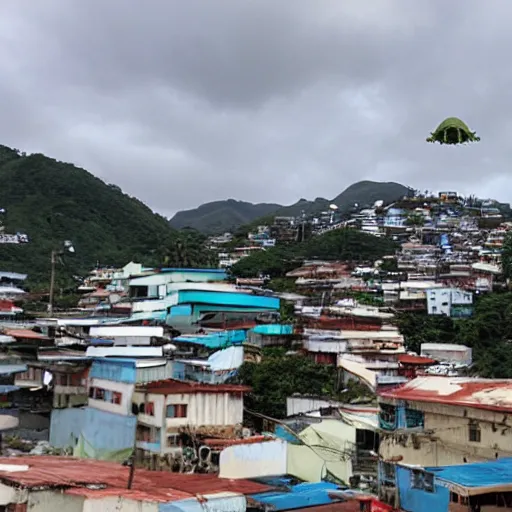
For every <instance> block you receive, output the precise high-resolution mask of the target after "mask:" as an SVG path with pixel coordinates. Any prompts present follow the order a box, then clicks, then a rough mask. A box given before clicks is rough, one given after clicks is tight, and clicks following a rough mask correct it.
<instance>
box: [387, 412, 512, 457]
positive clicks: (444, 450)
mask: <svg viewBox="0 0 512 512" xmlns="http://www.w3.org/2000/svg"><path fill="white" fill-rule="evenodd" d="M408 407H410V408H413V407H414V408H416V409H419V410H423V411H424V415H425V428H424V430H425V431H434V432H435V433H436V439H435V440H433V439H430V436H425V435H414V434H412V433H411V434H405V435H406V439H405V442H398V435H395V434H393V433H390V434H383V435H382V436H381V443H380V448H379V452H380V455H381V456H382V457H383V458H384V459H389V458H391V457H394V456H399V455H401V456H402V457H403V460H402V462H403V463H404V464H417V465H421V466H449V465H453V464H463V463H464V462H479V461H483V460H491V459H494V458H496V454H498V457H510V456H512V432H511V431H510V429H508V428H500V426H499V425H500V424H501V422H502V421H503V416H504V413H493V412H491V411H484V410H482V409H471V408H468V407H466V408H465V407H458V406H450V405H441V404H435V403H431V404H428V403H422V404H420V403H419V402H417V403H416V404H414V403H413V402H409V403H408ZM464 415H466V416H464ZM470 420H475V421H477V422H478V425H479V427H480V431H481V441H480V442H471V441H469V421H470ZM401 434H402V440H404V437H403V435H404V434H403V432H402V433H401ZM464 459H466V461H464Z"/></svg>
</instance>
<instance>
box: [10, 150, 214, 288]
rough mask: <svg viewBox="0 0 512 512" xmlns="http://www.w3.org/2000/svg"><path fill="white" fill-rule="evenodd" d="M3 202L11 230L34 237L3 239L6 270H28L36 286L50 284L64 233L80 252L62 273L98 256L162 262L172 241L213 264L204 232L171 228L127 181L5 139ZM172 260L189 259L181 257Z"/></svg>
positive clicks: (82, 268)
mask: <svg viewBox="0 0 512 512" xmlns="http://www.w3.org/2000/svg"><path fill="white" fill-rule="evenodd" d="M0 208H4V209H5V210H6V213H5V214H4V216H3V217H4V223H5V231H6V232H7V233H16V232H18V231H19V232H22V233H26V234H27V235H28V237H29V239H30V242H29V243H28V244H22V245H0V269H1V270H6V271H19V272H26V273H28V274H29V279H31V283H32V285H40V286H44V287H47V286H48V285H47V283H48V280H49V273H50V253H51V251H52V250H54V249H57V248H60V247H62V243H63V242H64V240H71V241H72V242H73V245H74V246H75V249H76V252H75V254H74V255H68V256H66V257H65V258H63V266H62V267H60V268H59V272H58V279H61V278H62V279H63V278H65V277H69V276H70V275H73V274H79V275H80V274H82V275H83V274H84V273H85V272H87V271H88V270H89V269H90V268H91V267H92V266H94V265H95V264H96V263H97V262H99V263H100V264H102V265H116V266H117V265H124V264H125V263H127V262H129V261H130V260H134V261H140V262H142V263H144V264H146V265H156V264H158V263H159V262H160V259H161V258H160V256H161V253H162V252H164V253H165V252H166V250H165V246H170V247H171V249H170V250H169V251H167V252H171V253H172V252H173V250H174V249H173V247H175V245H176V244H177V242H178V241H179V240H182V239H185V240H184V242H183V243H182V246H183V247H182V248H181V249H182V250H181V253H180V255H181V256H182V257H186V258H188V260H189V261H188V262H192V261H194V263H196V264H205V263H207V262H208V258H209V255H208V254H206V253H204V252H200V251H198V248H199V247H200V246H201V242H200V240H199V239H198V238H194V237H191V236H190V234H185V235H183V234H182V233H181V232H179V231H176V230H173V229H171V228H170V227H169V223H168V221H167V219H165V218H163V217H161V216H160V215H156V214H155V213H153V212H152V211H151V210H150V209H149V208H148V207H147V206H145V205H144V204H143V203H142V202H140V201H139V200H137V199H135V198H133V197H130V196H128V195H126V194H123V192H122V191H121V190H120V189H119V187H117V186H115V185H107V184H105V183H104V182H103V181H101V180H100V179H98V178H96V177H94V176H93V175H92V174H90V173H88V172H87V171H85V170H83V169H79V168H77V167H75V166H74V165H72V164H68V163H64V162H58V161H56V160H54V159H51V158H48V157H46V156H44V155H41V154H33V155H29V156H26V155H24V154H22V153H20V152H19V151H17V150H12V149H10V148H7V147H5V146H0ZM198 244H199V245H198ZM174 252H176V251H174ZM187 252H191V253H195V254H196V256H197V257H196V256H194V258H191V257H188V256H186V255H187ZM199 256H203V257H199ZM171 259H172V261H171ZM171 259H170V261H169V262H170V263H172V264H173V265H176V266H183V265H179V263H180V262H179V260H178V259H177V258H176V257H175V256H172V258H171ZM188 262H187V263H188ZM58 284H59V286H60V284H61V283H58Z"/></svg>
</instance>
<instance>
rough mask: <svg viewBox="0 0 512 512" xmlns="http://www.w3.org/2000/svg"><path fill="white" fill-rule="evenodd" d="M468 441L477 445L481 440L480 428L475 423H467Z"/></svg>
mask: <svg viewBox="0 0 512 512" xmlns="http://www.w3.org/2000/svg"><path fill="white" fill-rule="evenodd" d="M468 434H469V441H470V442H471V443H479V442H480V441H481V439H482V431H481V430H480V426H479V425H478V423H477V422H476V421H470V422H469V429H468Z"/></svg>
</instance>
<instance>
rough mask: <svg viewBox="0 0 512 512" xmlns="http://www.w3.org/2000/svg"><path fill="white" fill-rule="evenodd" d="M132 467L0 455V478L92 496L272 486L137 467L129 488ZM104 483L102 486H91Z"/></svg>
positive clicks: (166, 496)
mask: <svg viewBox="0 0 512 512" xmlns="http://www.w3.org/2000/svg"><path fill="white" fill-rule="evenodd" d="M1 465H14V466H16V465H21V466H23V465H27V466H29V469H28V470H26V471H5V470H3V471H2V467H1ZM129 472H130V469H129V468H128V467H125V466H122V465H121V464H114V463H112V462H105V461H98V460H92V459H75V458H72V457H52V456H23V457H1V458H0V482H2V483H5V484H7V485H16V486H20V487H26V488H29V489H30V488H34V487H42V488H60V489H66V492H68V493H70V494H79V495H83V496H87V497H92V498H99V497H102V496H119V495H122V496H126V497H131V498H133V499H138V500H147V501H158V502H169V501H176V500H181V499H186V498H191V497H193V496H195V495H197V494H200V495H204V494H215V493H219V492H234V493H240V494H254V493H260V492H267V491H269V490H272V488H271V487H269V486H267V485H263V484H259V483H256V482H251V481H249V480H230V479H227V478H219V477H218V476H216V475H211V474H194V475H184V474H181V473H170V472H167V471H148V470H145V469H136V470H135V477H134V480H133V487H132V489H130V490H128V489H127V488H126V487H127V483H128V476H129ZM91 486H102V487H104V488H102V489H91V488H90V487H91Z"/></svg>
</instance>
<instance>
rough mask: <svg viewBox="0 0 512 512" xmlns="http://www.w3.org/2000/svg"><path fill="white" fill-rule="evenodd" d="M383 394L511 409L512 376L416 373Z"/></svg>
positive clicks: (403, 398)
mask: <svg viewBox="0 0 512 512" xmlns="http://www.w3.org/2000/svg"><path fill="white" fill-rule="evenodd" d="M380 396H382V397H383V398H391V399H395V400H410V401H417V402H431V403H432V402H433V403H441V404H449V405H455V406H462V407H474V408H477V409H487V410H490V411H499V412H502V411H503V412H505V411H507V412H512V379H501V380H498V379H475V378H466V377H437V376H436V377H434V376H432V377H417V378H416V379H414V380H411V381H410V382H408V383H407V384H405V385H403V386H402V387H399V388H396V389H393V390H391V391H384V392H382V393H380Z"/></svg>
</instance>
